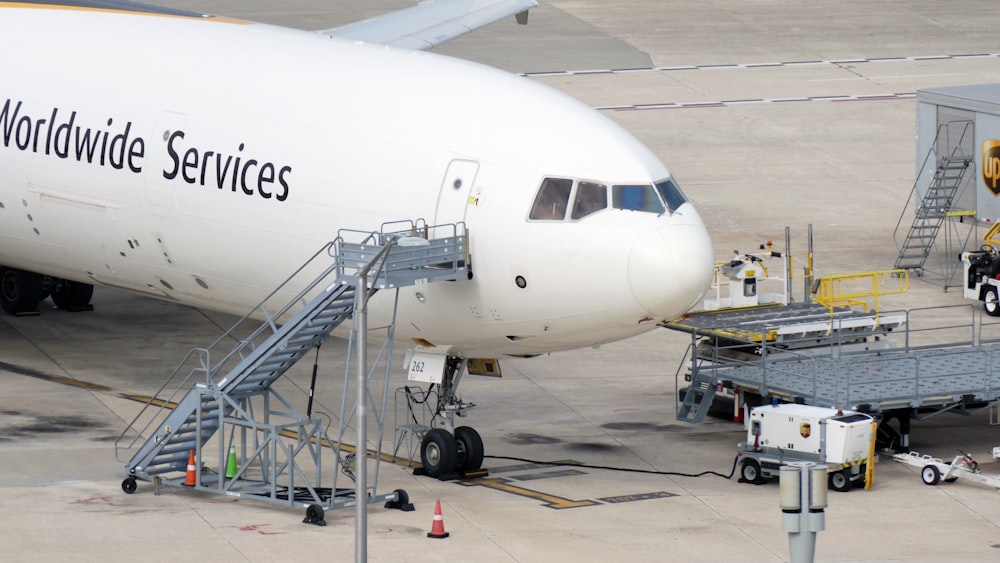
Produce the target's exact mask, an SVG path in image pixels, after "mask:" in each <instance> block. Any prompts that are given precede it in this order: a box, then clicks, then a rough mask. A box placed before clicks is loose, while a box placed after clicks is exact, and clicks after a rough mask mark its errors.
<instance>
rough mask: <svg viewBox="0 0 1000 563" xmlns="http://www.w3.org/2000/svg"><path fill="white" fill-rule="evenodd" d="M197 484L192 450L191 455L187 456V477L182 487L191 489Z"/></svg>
mask: <svg viewBox="0 0 1000 563" xmlns="http://www.w3.org/2000/svg"><path fill="white" fill-rule="evenodd" d="M197 484H198V477H197V475H195V468H194V450H191V453H190V454H188V468H187V477H186V478H185V479H184V483H183V485H184V486H185V487H193V486H195V485H197Z"/></svg>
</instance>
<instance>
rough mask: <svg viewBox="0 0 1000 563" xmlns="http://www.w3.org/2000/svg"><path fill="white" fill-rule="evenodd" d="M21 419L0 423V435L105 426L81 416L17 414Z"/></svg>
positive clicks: (37, 433)
mask: <svg viewBox="0 0 1000 563" xmlns="http://www.w3.org/2000/svg"><path fill="white" fill-rule="evenodd" d="M17 418H19V419H21V420H15V421H9V422H8V423H7V424H0V435H2V436H5V437H9V438H25V437H30V436H37V435H39V434H65V433H68V432H83V431H87V430H94V429H102V428H105V427H107V425H106V424H104V423H103V422H97V421H95V420H91V419H89V418H86V417H83V416H38V415H34V416H33V415H27V416H26V415H23V414H19V415H18V416H17Z"/></svg>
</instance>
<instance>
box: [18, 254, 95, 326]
mask: <svg viewBox="0 0 1000 563" xmlns="http://www.w3.org/2000/svg"><path fill="white" fill-rule="evenodd" d="M93 295H94V286H92V285H90V284H86V283H80V282H75V281H70V280H64V279H60V278H52V277H49V276H43V275H41V274H36V273H34V272H29V271H27V270H19V269H17V268H7V267H3V266H0V308H3V310H4V311H6V312H8V313H10V314H12V315H17V316H24V315H37V314H38V303H39V302H41V301H42V300H43V299H45V298H46V297H49V296H51V297H52V302H53V303H55V305H56V307H59V308H60V309H64V310H66V311H70V312H78V311H93V310H94V306H93V305H91V304H90V299H91V298H92V297H93Z"/></svg>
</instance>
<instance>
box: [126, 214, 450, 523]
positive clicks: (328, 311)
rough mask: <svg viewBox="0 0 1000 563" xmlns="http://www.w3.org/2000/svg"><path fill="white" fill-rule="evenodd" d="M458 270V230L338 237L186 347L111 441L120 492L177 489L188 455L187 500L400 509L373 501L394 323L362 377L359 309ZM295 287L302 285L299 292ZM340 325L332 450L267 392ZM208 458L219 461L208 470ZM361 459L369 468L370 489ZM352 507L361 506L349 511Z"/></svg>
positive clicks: (320, 431) (314, 422)
mask: <svg viewBox="0 0 1000 563" xmlns="http://www.w3.org/2000/svg"><path fill="white" fill-rule="evenodd" d="M468 260H469V257H468V251H467V247H466V234H465V229H464V226H463V225H461V224H459V225H446V226H438V227H428V226H426V225H425V224H423V223H422V222H415V223H414V222H406V223H392V224H389V225H384V226H383V229H382V230H381V231H379V232H367V231H353V230H342V231H340V233H339V236H338V238H337V239H336V240H335V241H333V242H331V243H328V244H326V245H324V246H323V247H322V248H321V249H320V250H319V251H318V252H317V253H316V254H314V255H313V257H312V258H311V259H310V260H309V261H308V262H306V263H305V264H303V266H302V267H300V268H299V269H298V270H297V271H296V272H295V273H294V274H293V275H292V276H291V277H289V278H288V280H286V281H285V282H284V283H283V284H282V285H281V286H280V287H279V288H277V289H276V290H275V291H274V292H272V293H271V294H270V295H269V296H268V297H267V298H266V299H265V300H264V301H263V302H262V303H261V304H260V305H258V307H257V308H255V309H254V311H251V312H250V313H248V314H247V315H246V316H245V317H243V318H242V319H241V320H240V321H238V322H237V323H236V324H235V325H234V326H233V327H232V328H231V329H230V330H228V331H227V332H226V333H225V334H223V335H222V336H221V337H220V338H219V339H217V340H216V341H215V342H214V343H213V344H212V345H210V346H208V347H206V348H196V349H195V350H193V351H192V352H191V353H190V354H188V356H187V357H186V358H185V359H184V361H182V362H181V364H180V365H179V366H178V368H177V369H176V370H175V371H174V373H173V375H172V376H171V377H170V378H168V379H167V381H166V382H165V383H164V384H163V386H162V387H161V388H160V391H158V392H157V394H156V396H157V397H158V398H153V399H151V400H150V401H149V402H148V403H147V404H146V406H145V407H144V408H143V409H142V411H141V412H140V413H139V414H138V415H137V416H136V417H135V419H133V421H132V422H131V424H129V426H128V427H127V428H126V429H125V431H123V432H122V434H121V436H119V438H118V440H117V441H116V442H115V454H116V457H117V459H118V460H119V462H122V463H124V464H125V469H126V475H127V476H126V482H125V483H123V488H126V490H128V488H129V487H130V488H132V490H134V486H135V480H136V479H141V480H147V481H154V482H155V483H156V484H157V486H159V485H170V486H183V484H184V481H185V480H186V478H187V466H188V459H189V455H190V452H191V451H193V452H194V458H195V468H194V473H195V485H194V486H193V487H191V488H194V489H197V490H202V491H206V492H213V493H219V494H225V495H228V496H238V497H244V496H245V497H249V498H254V499H257V500H263V501H268V502H272V503H279V504H284V505H288V506H301V507H308V506H312V505H319V506H321V507H322V509H323V510H332V509H337V508H343V507H347V506H357V505H363V506H365V507H366V506H367V504H370V503H377V502H384V501H386V500H394V501H395V500H399V494H398V492H397V491H393V492H392V493H389V494H377V493H376V488H377V483H378V472H379V466H378V462H379V460H380V458H381V457H382V449H381V445H382V439H383V435H384V424H385V417H384V413H385V410H386V403H387V393H388V380H389V376H390V373H391V357H392V341H393V336H394V327H395V312H394V313H393V323H391V325H390V327H389V328H388V329H387V330H388V332H387V338H386V341H385V344H383V346H382V349H381V350H380V351H379V352H378V354H377V359H376V360H375V362H374V366H373V368H372V369H371V370H369V369H368V367H367V341H366V339H365V337H366V333H367V326H366V322H365V318H366V306H367V299H368V297H369V296H371V295H372V294H373V293H374V292H375V291H378V290H381V289H398V288H399V287H403V286H406V285H413V284H417V283H431V282H435V281H440V280H458V279H462V278H463V277H465V272H466V270H467V267H468ZM316 272H319V273H318V275H317V274H316ZM303 279H306V280H311V281H308V283H304V284H303V283H301V281H300V280H303ZM297 285H304V287H305V289H303V290H301V291H299V292H297V293H296V294H295V296H294V297H293V298H292V299H291V300H290V301H288V302H286V303H284V304H281V301H282V297H281V296H282V295H283V294H284V293H283V289H285V288H287V287H294V286H297ZM397 299H398V295H397ZM394 306H395V303H394ZM272 311H273V312H272ZM254 318H263V319H264V322H263V323H260V322H259V321H255V320H253V319H254ZM348 318H352V319H353V320H354V322H353V323H352V325H351V333H350V342H351V344H352V346H351V347H350V350H351V352H350V353H349V355H348V359H347V366H346V368H345V381H344V399H343V404H342V405H341V416H340V425H339V427H338V431H337V440H336V441H334V440H331V439H330V437H329V436H328V435H327V430H326V429H325V427H324V425H323V420H322V419H321V418H319V417H313V416H308V415H305V414H303V413H301V412H300V411H299V410H298V408H296V407H295V406H294V405H293V404H292V402H291V401H289V400H288V399H286V398H285V397H283V396H282V395H281V394H279V393H278V392H277V391H276V390H275V389H273V388H272V384H273V383H274V382H275V381H276V380H277V379H279V378H280V377H281V376H282V375H284V374H285V373H286V372H287V370H288V369H289V368H290V367H291V366H292V365H293V364H294V363H295V362H296V361H298V360H299V359H301V358H302V357H303V356H304V355H305V354H306V353H308V352H309V351H311V350H313V349H315V348H317V347H318V346H319V345H321V344H322V343H323V342H324V341H325V340H326V339H327V338H328V337H329V334H330V333H331V332H332V331H333V330H334V329H335V328H336V327H337V326H339V325H340V324H341V323H342V322H343V321H345V320H347V319H348ZM355 345H356V346H355ZM355 348H357V351H355ZM379 364H384V366H385V370H384V378H385V382H384V385H383V392H382V395H381V397H380V398H379V397H375V396H373V394H372V393H371V391H370V388H369V381H370V380H372V379H373V378H374V377H375V374H376V369H377V368H378V366H379ZM355 366H356V367H355ZM352 368H355V369H356V371H357V378H356V379H355V380H354V383H355V385H356V391H357V393H356V400H355V402H353V403H352V402H351V401H350V399H349V395H350V394H349V392H348V390H349V387H350V385H351V379H352V378H351V371H352ZM177 381H179V383H177ZM171 385H177V388H176V390H174V391H173V392H171V393H169V394H167V393H164V390H165V389H167V388H168V387H169V386H171ZM369 408H370V409H371V410H372V411H373V412H374V414H375V423H376V425H377V428H378V432H377V437H376V440H375V444H376V445H375V448H374V453H373V454H369V453H368V448H367V444H368V440H367V435H366V432H367V418H366V416H367V412H368V410H369ZM352 424H353V425H354V426H355V427H356V428H357V431H358V444H357V446H356V448H355V449H354V451H353V452H349V453H345V446H344V439H345V437H346V434H347V431H348V429H349V428H350V427H351V426H352ZM233 446H235V447H236V449H237V451H238V457H239V463H238V467H237V470H236V473H235V475H233V476H231V477H229V478H227V477H226V476H225V473H226V471H225V468H226V466H227V461H228V459H227V457H228V453H229V451H230V448H231V447H233ZM213 452H215V453H217V454H218V455H217V458H216V459H215V460H210V458H211V457H212V453H213ZM325 452H329V453H331V454H332V455H333V456H334V457H335V460H336V464H335V467H339V469H340V471H336V470H334V471H333V475H332V478H330V477H325V474H324V471H323V457H324V453H325ZM362 452H363V453H362ZM369 455H374V456H375V459H376V465H375V468H374V472H373V477H374V479H373V481H372V483H371V485H370V486H369V485H368V480H367V479H368V470H367V459H368V457H369ZM208 461H215V462H216V463H217V467H218V469H217V470H216V471H211V470H208V469H206V466H205V463H206V462H208ZM178 473H180V475H178ZM341 473H343V474H344V475H345V476H346V477H348V478H349V479H350V480H351V481H352V482H353V484H354V487H353V488H351V489H348V488H341V487H339V478H340V474H341ZM130 480H131V483H129V481H130ZM361 497H364V498H366V500H367V502H363V503H357V502H356V499H357V498H361ZM360 510H361V509H359V511H360Z"/></svg>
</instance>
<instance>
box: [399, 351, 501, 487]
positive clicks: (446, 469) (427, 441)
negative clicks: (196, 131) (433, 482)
mask: <svg viewBox="0 0 1000 563" xmlns="http://www.w3.org/2000/svg"><path fill="white" fill-rule="evenodd" d="M464 369H465V358H457V357H452V356H449V357H448V358H447V361H446V362H445V365H444V373H443V375H442V377H441V379H440V382H439V383H437V385H438V401H437V405H436V406H435V407H434V409H433V412H432V415H431V421H430V428H429V429H428V430H427V431H426V432H425V433H424V435H423V438H422V439H421V441H420V463H421V465H422V467H421V468H419V469H417V470H416V473H418V474H423V475H427V476H429V477H435V478H437V479H441V480H449V479H455V478H459V477H463V478H467V477H481V476H484V475H486V474H487V473H486V471H485V470H483V469H482V466H483V458H484V447H483V439H482V437H481V436H480V435H479V432H477V431H476V430H475V429H474V428H472V427H471V426H459V427H457V428H456V427H455V416H460V417H462V416H465V414H466V412H467V411H468V410H470V409H472V408H475V406H476V405H475V403H466V402H464V401H462V400H461V399H459V398H457V397H456V396H455V391H456V389H457V388H458V383H459V381H461V378H462V371H463V370H464ZM433 386H434V384H433V383H432V387H433ZM425 396H426V395H425ZM407 397H408V400H409V401H410V402H411V404H410V412H411V413H412V412H414V409H413V407H414V404H415V403H416V402H417V401H415V400H414V399H413V396H412V395H411V394H408V395H407Z"/></svg>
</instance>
